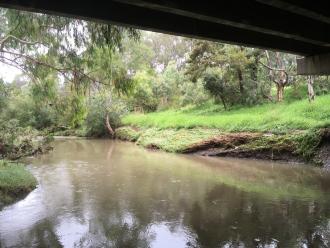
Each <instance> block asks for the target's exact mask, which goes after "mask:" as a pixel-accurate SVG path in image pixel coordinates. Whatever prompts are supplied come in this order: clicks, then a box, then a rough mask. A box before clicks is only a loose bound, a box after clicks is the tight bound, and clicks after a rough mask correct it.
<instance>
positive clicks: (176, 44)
mask: <svg viewBox="0 0 330 248" xmlns="http://www.w3.org/2000/svg"><path fill="white" fill-rule="evenodd" d="M141 40H142V42H143V43H144V44H146V45H147V46H148V47H151V49H152V50H153V58H152V65H153V67H154V68H155V69H157V70H161V71H163V70H165V68H166V67H167V66H168V64H169V63H170V61H174V63H175V65H176V67H177V69H182V67H183V66H184V64H185V62H186V59H187V55H188V54H189V53H190V51H191V49H192V43H193V40H192V39H189V38H184V37H180V36H173V35H168V34H161V33H153V32H143V33H142V39H141Z"/></svg>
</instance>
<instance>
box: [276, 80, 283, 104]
mask: <svg viewBox="0 0 330 248" xmlns="http://www.w3.org/2000/svg"><path fill="white" fill-rule="evenodd" d="M276 88H277V101H278V102H282V101H283V94H284V86H283V85H282V84H277V85H276Z"/></svg>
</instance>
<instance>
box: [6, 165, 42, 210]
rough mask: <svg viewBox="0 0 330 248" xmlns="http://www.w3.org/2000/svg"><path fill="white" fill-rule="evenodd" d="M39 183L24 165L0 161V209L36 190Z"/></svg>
mask: <svg viewBox="0 0 330 248" xmlns="http://www.w3.org/2000/svg"><path fill="white" fill-rule="evenodd" d="M36 185H37V181H36V179H35V177H34V176H33V175H32V174H31V173H30V172H29V171H28V170H27V169H26V167H25V166H24V165H23V164H20V163H16V162H11V161H7V160H0V209H1V208H2V207H3V206H4V205H7V204H10V203H13V202H15V201H16V200H17V199H19V198H21V197H23V196H25V195H26V194H28V193H29V192H31V191H32V190H33V189H35V187H36Z"/></svg>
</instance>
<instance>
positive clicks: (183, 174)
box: [0, 140, 330, 248]
mask: <svg viewBox="0 0 330 248" xmlns="http://www.w3.org/2000/svg"><path fill="white" fill-rule="evenodd" d="M29 163H30V166H29V169H30V170H31V171H32V173H33V174H34V175H35V176H36V177H37V179H38V182H39V186H38V188H37V189H36V190H34V191H33V192H32V193H30V194H29V195H28V196H27V197H26V198H25V199H24V200H22V201H19V202H17V203H16V204H14V205H11V206H8V207H5V208H4V209H3V210H2V211H1V212H0V247H125V248H126V247H127V248H129V247H157V248H160V247H164V248H176V247H329V246H330V194H329V193H330V175H329V174H327V173H325V172H324V171H322V170H319V169H312V168H310V167H306V166H302V165H300V166H293V165H288V164H278V163H271V162H262V161H253V160H237V159H220V158H204V157H197V156H191V155H175V154H168V153H163V152H155V151H147V150H144V149H142V148H139V147H137V146H135V145H134V144H131V143H124V142H114V141H109V140H66V141H56V142H55V149H54V151H52V152H50V153H49V154H45V155H42V156H40V157H38V158H34V159H31V160H30V161H29Z"/></svg>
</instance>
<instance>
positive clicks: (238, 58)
mask: <svg viewBox="0 0 330 248" xmlns="http://www.w3.org/2000/svg"><path fill="white" fill-rule="evenodd" d="M259 57H260V50H259V49H252V48H245V47H240V46H233V45H225V44H221V43H214V42H208V41H196V42H195V43H194V46H193V49H192V52H191V53H190V57H189V59H188V61H187V63H188V65H187V67H186V74H187V75H189V77H190V78H191V79H192V80H193V81H197V80H198V79H200V78H202V79H204V81H205V84H204V86H205V89H206V90H207V91H209V92H210V93H211V95H212V96H214V97H215V98H216V99H220V100H221V102H222V103H223V105H224V106H226V107H227V105H228V104H227V102H228V103H229V104H230V105H233V104H255V103H258V102H259V101H261V100H262V99H263V98H264V96H265V95H267V94H265V91H268V89H267V88H269V86H268V85H267V84H261V83H260V80H259V78H258V76H259V74H260V73H259V67H260V66H259V64H258V60H259ZM211 74H217V75H211Z"/></svg>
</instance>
